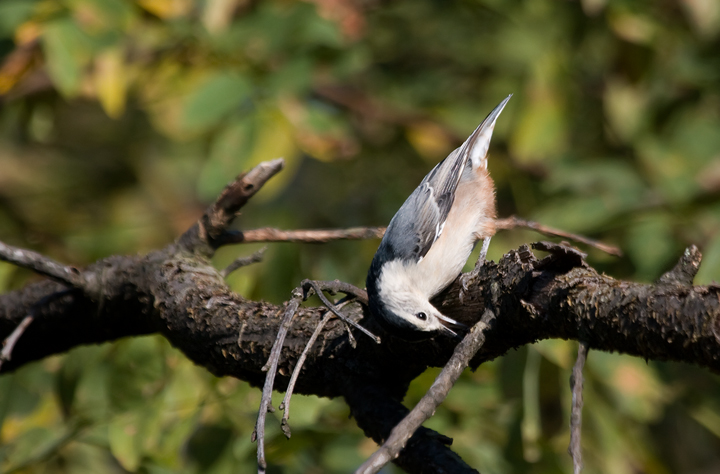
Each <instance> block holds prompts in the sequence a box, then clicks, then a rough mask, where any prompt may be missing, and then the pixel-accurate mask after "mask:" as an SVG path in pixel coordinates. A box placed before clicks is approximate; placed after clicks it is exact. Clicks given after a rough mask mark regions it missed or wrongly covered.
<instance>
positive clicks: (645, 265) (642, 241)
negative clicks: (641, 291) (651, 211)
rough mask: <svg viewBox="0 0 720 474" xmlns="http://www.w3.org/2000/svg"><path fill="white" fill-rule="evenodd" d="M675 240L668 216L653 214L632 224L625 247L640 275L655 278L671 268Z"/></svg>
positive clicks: (645, 277)
mask: <svg viewBox="0 0 720 474" xmlns="http://www.w3.org/2000/svg"><path fill="white" fill-rule="evenodd" d="M673 242H674V239H673V236H672V232H671V227H670V223H669V222H668V220H667V218H666V216H663V215H661V214H656V215H651V216H647V217H644V218H642V219H641V220H640V221H638V222H635V223H634V224H632V226H631V227H630V229H629V232H628V236H627V243H626V245H625V248H627V250H628V256H629V257H630V260H632V262H633V263H634V264H635V266H636V267H637V274H638V277H640V278H643V279H645V280H653V279H655V278H657V277H659V276H660V274H661V273H662V271H664V270H669V269H670V268H669V267H670V266H671V264H672V260H673V258H674V251H675V246H674V244H673Z"/></svg>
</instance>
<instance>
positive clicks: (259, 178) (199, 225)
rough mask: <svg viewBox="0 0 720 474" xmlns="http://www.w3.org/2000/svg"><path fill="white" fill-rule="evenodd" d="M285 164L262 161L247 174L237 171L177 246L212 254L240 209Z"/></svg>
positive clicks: (280, 160) (282, 162) (274, 161)
mask: <svg viewBox="0 0 720 474" xmlns="http://www.w3.org/2000/svg"><path fill="white" fill-rule="evenodd" d="M284 166H285V160H283V159H282V158H278V159H276V160H272V161H264V162H262V163H260V164H259V165H257V166H256V167H254V168H253V169H251V170H250V171H248V172H247V173H242V174H240V175H239V176H238V177H237V178H235V180H234V181H233V182H232V183H230V184H228V185H227V186H226V187H225V189H224V190H223V192H222V194H220V197H219V198H218V199H217V200H216V201H215V203H213V204H212V205H211V206H210V207H208V208H207V209H206V210H205V213H204V214H203V215H202V217H201V218H200V219H199V220H198V221H197V222H196V223H195V224H194V225H193V226H192V227H191V228H190V229H188V230H187V231H185V233H184V234H183V235H181V236H180V238H179V239H178V244H179V245H180V247H181V248H184V249H185V250H187V251H190V252H200V253H204V254H206V255H212V254H213V253H214V251H215V249H217V248H218V247H220V246H221V245H223V244H224V242H223V239H222V237H223V235H224V234H225V233H226V232H227V228H228V226H229V225H230V224H231V223H232V221H233V220H234V219H235V218H236V217H237V216H238V213H239V212H240V209H241V208H242V207H243V206H244V205H245V204H246V203H247V202H248V200H250V198H251V197H253V196H254V195H255V193H257V192H258V191H259V190H260V188H262V187H263V185H264V184H265V183H267V181H268V180H269V179H270V178H272V177H273V176H275V175H276V174H277V173H279V172H280V171H281V170H282V169H283V167H284Z"/></svg>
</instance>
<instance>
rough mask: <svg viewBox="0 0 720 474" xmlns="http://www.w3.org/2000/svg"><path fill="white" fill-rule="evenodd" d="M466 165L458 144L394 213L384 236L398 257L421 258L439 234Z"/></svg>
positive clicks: (412, 259)
mask: <svg viewBox="0 0 720 474" xmlns="http://www.w3.org/2000/svg"><path fill="white" fill-rule="evenodd" d="M466 165H467V154H466V153H462V151H461V148H458V149H457V150H455V151H454V152H452V153H451V154H450V156H448V157H447V158H445V159H444V160H443V161H441V162H440V163H438V165H437V166H435V168H433V169H432V171H430V173H428V175H427V176H425V179H423V180H422V182H421V183H420V186H418V187H417V188H416V189H415V191H413V193H412V194H411V195H410V197H408V198H407V200H406V201H405V203H404V204H403V205H402V206H401V207H400V210H399V211H398V212H397V214H395V217H393V219H392V221H390V225H389V226H388V230H387V232H386V233H385V237H384V238H383V243H385V244H386V245H389V246H390V248H391V250H392V253H393V254H394V256H395V257H398V258H401V259H403V260H410V261H413V262H418V261H419V260H421V259H422V258H423V257H424V256H425V255H426V254H427V253H428V251H429V250H430V248H431V247H432V245H433V244H434V243H435V241H436V240H437V239H438V237H440V234H441V233H442V230H443V227H444V225H445V221H446V220H447V216H448V214H449V213H450V208H451V207H452V205H453V201H454V200H455V190H456V189H457V186H458V183H459V182H460V176H461V175H462V172H463V169H464V168H465V166H466Z"/></svg>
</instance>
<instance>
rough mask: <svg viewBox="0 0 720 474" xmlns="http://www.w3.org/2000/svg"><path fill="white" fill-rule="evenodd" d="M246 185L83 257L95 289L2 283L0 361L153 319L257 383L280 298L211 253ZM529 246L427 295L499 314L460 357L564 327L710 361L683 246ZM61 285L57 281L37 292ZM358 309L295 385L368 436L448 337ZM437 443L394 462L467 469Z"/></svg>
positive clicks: (697, 291)
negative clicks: (345, 408)
mask: <svg viewBox="0 0 720 474" xmlns="http://www.w3.org/2000/svg"><path fill="white" fill-rule="evenodd" d="M251 173H252V172H251ZM272 174H274V173H271V174H270V175H269V176H265V175H263V176H262V179H265V180H266V179H269V177H270V176H272ZM247 176H250V174H248V175H247ZM247 176H246V177H247ZM242 178H243V177H241V179H242ZM262 179H261V181H262ZM262 182H264V181H262ZM262 182H261V183H260V186H261V185H262ZM256 184H257V183H256ZM229 189H230V188H229ZM257 189H259V186H257V185H256V187H255V188H254V189H253V190H249V189H248V188H247V187H246V186H238V187H237V188H236V189H234V190H232V189H231V190H230V191H227V190H226V193H224V194H223V196H222V197H221V198H220V200H219V201H218V202H219V203H221V204H222V205H221V206H219V207H220V210H221V215H222V216H221V217H222V219H220V220H213V219H212V217H213V215H210V216H208V213H210V214H212V212H213V208H211V209H209V210H208V213H206V215H205V216H204V217H203V219H201V221H200V222H199V223H198V224H197V225H196V226H194V227H193V228H192V229H190V230H189V231H188V232H187V233H186V234H185V235H183V236H182V237H180V238H179V239H178V242H176V243H174V244H172V245H169V246H168V247H167V248H165V249H162V250H159V251H155V252H152V253H150V254H148V255H146V256H126V257H121V256H114V257H109V258H106V259H103V260H100V261H98V262H96V263H95V264H93V265H91V266H89V267H88V268H86V269H84V270H81V272H82V274H83V277H84V278H85V281H92V282H93V289H98V290H97V291H93V292H91V293H88V292H84V291H82V288H80V289H76V290H74V291H70V292H68V291H66V290H67V286H65V285H63V284H61V283H56V282H53V281H49V280H48V281H40V282H38V283H33V284H30V285H28V286H26V287H25V288H23V289H21V290H17V291H13V292H10V293H8V294H5V295H1V296H0V340H3V339H4V338H6V337H7V336H8V335H9V334H10V333H11V332H12V331H13V330H14V329H15V327H16V326H17V325H18V324H20V322H21V321H22V320H23V319H24V318H25V317H26V316H27V315H28V314H30V313H32V314H33V315H34V321H33V322H32V324H31V325H30V326H29V327H28V328H27V330H26V331H25V333H24V334H23V335H22V337H21V338H20V339H19V340H18V342H17V345H16V346H15V348H14V350H13V353H12V359H11V360H9V361H7V362H5V364H4V365H3V366H2V369H1V372H8V371H13V370H16V369H17V368H19V367H21V366H23V365H25V364H27V363H29V362H31V361H34V360H38V359H42V358H44V357H47V356H48V355H51V354H57V353H62V352H65V351H67V350H70V349H72V348H73V347H76V346H78V345H82V344H99V343H103V342H107V341H112V340H116V339H118V338H121V337H127V336H137V335H143V334H150V333H160V334H162V335H163V336H164V337H166V338H167V339H168V340H169V341H170V342H171V343H172V344H173V345H174V346H176V347H177V348H179V349H180V350H182V351H183V352H184V353H185V354H186V355H187V357H189V358H190V359H192V360H193V361H194V362H195V363H197V364H199V365H201V366H203V367H205V368H207V369H208V370H209V371H211V372H212V373H213V374H216V375H219V376H220V375H226V376H233V377H237V378H239V379H242V380H246V381H248V382H249V383H251V384H253V385H256V386H261V385H262V384H263V381H264V379H265V372H263V371H262V370H261V368H262V367H263V365H264V364H265V362H266V361H267V358H268V355H269V352H270V348H271V346H272V344H273V341H274V340H275V335H276V333H277V331H278V324H279V322H280V317H281V315H282V312H283V305H275V304H272V303H268V302H262V301H249V300H246V299H244V298H243V297H242V296H241V295H238V294H235V293H233V292H232V291H231V290H230V289H229V288H228V286H227V285H226V284H225V282H224V280H223V278H222V276H221V274H220V272H219V271H218V270H216V269H215V268H213V267H212V266H211V264H210V262H209V257H210V256H211V255H212V253H213V251H214V249H215V248H216V247H217V246H219V245H222V242H223V239H224V238H225V237H226V236H225V235H224V234H223V227H224V226H225V225H227V223H229V222H230V220H232V216H234V215H235V213H237V210H238V209H239V206H236V204H237V200H236V199H235V198H238V196H235V197H233V196H230V197H229V198H228V196H227V194H228V193H230V194H232V193H233V192H236V193H238V194H243V193H245V194H243V195H242V196H240V198H239V199H241V200H242V199H244V200H245V201H246V200H247V199H249V196H251V195H252V194H253V193H254V192H255V191H256V190H257ZM250 191H251V192H250ZM248 192H250V194H249V196H248V195H247V193H248ZM216 207H218V205H217V204H216ZM215 217H217V216H215ZM537 248H538V249H540V250H543V251H545V252H548V255H547V256H546V257H544V258H542V259H538V258H536V256H535V255H534V254H533V252H532V251H531V250H530V249H529V248H528V247H527V246H523V247H521V248H520V249H518V250H513V251H511V252H509V253H508V254H506V255H505V256H504V257H503V258H502V259H501V260H500V261H499V262H498V263H493V262H488V263H487V264H485V265H484V266H483V267H482V269H481V271H480V273H479V274H478V276H477V278H475V280H474V281H473V282H471V284H470V288H469V290H468V291H467V292H466V293H465V297H464V303H463V304H461V303H460V302H459V300H458V294H459V289H460V283H459V282H455V283H454V284H453V285H451V286H450V287H449V288H448V289H446V290H445V291H444V292H443V293H442V294H441V295H440V296H439V297H438V298H437V299H436V301H435V303H436V305H437V306H438V307H439V308H441V310H442V311H443V312H444V313H446V314H447V315H448V316H450V317H452V318H455V319H457V320H459V321H461V322H463V323H465V324H466V325H468V326H472V325H473V324H474V323H475V322H476V321H477V320H478V319H479V318H480V317H481V315H482V314H483V311H484V308H485V304H486V303H487V302H491V303H492V307H493V309H494V311H495V313H496V315H497V317H496V318H495V320H494V321H493V322H492V324H491V325H490V327H489V328H488V329H487V330H486V331H485V336H486V341H485V344H484V346H483V347H482V349H481V350H480V352H478V354H477V355H476V356H475V358H474V359H473V360H472V362H471V366H474V367H477V366H478V365H479V364H481V363H483V362H485V361H488V360H491V359H494V358H496V357H499V356H501V355H503V354H504V353H506V352H507V351H508V350H510V349H512V348H515V347H519V346H522V345H524V344H528V343H532V342H535V341H537V340H540V339H547V338H562V339H575V340H582V341H584V342H585V343H587V345H588V347H589V348H592V349H595V350H603V351H612V352H623V353H626V354H631V355H635V356H639V357H643V358H646V359H654V360H675V361H682V362H687V363H691V364H696V365H699V366H703V367H707V368H710V369H712V370H718V369H720V361H719V359H720V351H719V350H718V349H720V342H719V339H718V334H719V333H720V326H719V324H720V323H718V315H719V314H720V299H719V298H718V297H719V295H720V288H719V287H717V286H691V284H692V277H693V276H694V275H695V273H696V272H697V268H698V266H699V263H700V253H699V252H698V251H697V249H695V248H694V247H691V248H689V249H688V250H687V251H686V253H685V255H684V256H683V257H682V259H681V261H680V262H679V263H678V266H677V267H676V268H675V269H673V270H672V271H671V272H668V273H667V274H666V275H664V276H663V278H661V279H660V280H659V281H658V283H656V284H650V285H648V284H638V283H631V282H626V281H619V280H615V279H613V278H611V277H609V276H606V275H601V274H598V273H597V272H596V271H595V270H594V269H593V268H591V267H589V266H588V265H587V264H586V263H585V262H584V260H583V255H582V254H580V253H579V252H576V251H574V250H572V249H571V248H569V247H566V246H562V245H554V244H547V243H541V244H538V245H537ZM288 291H290V289H288ZM59 292H64V293H61V294H59V295H58V296H57V297H50V298H48V296H49V295H53V294H56V293H59ZM88 294H90V296H88ZM38 302H41V304H38ZM350 308H352V306H348V307H346V308H345V311H346V313H349V314H352V311H355V315H356V316H359V314H358V313H359V312H361V311H363V310H362V308H360V307H359V306H357V305H355V307H354V309H350ZM323 313H324V308H313V307H308V308H301V309H300V311H299V313H298V315H297V316H296V318H295V322H294V323H293V325H292V327H291V328H290V330H289V332H288V336H287V339H286V341H285V345H284V348H283V351H282V355H281V359H280V365H279V371H278V375H277V378H276V381H275V388H276V389H277V390H284V388H285V387H286V386H287V383H288V380H289V377H290V374H291V372H292V368H293V366H294V364H295V361H297V359H298V357H299V356H300V354H301V352H302V350H303V349H304V347H305V344H306V342H307V340H308V339H309V338H310V336H311V335H312V333H313V330H314V328H315V327H316V325H317V324H318V323H319V321H320V318H321V317H322V314H323ZM361 323H362V324H363V325H364V326H365V327H367V328H368V329H370V330H371V331H372V332H373V333H375V334H378V335H380V336H381V337H382V344H380V345H376V344H375V343H374V342H373V341H372V340H371V339H370V338H368V337H366V336H364V335H363V334H361V333H359V332H356V333H355V338H356V340H357V347H356V348H352V347H351V344H350V343H349V341H348V335H347V332H346V330H345V326H344V325H343V324H341V323H339V321H337V320H336V319H333V320H331V321H330V322H329V323H328V324H327V325H326V326H325V328H324V330H323V332H322V333H321V335H320V337H319V338H318V340H317V342H316V343H315V344H314V346H313V348H312V349H311V350H310V352H309V353H308V356H307V360H306V361H305V365H304V367H303V371H302V373H301V376H300V378H299V380H298V382H297V385H296V392H298V393H304V394H315V395H319V396H326V397H344V398H345V400H346V401H347V403H348V404H349V405H350V408H351V411H352V414H353V416H354V417H355V418H356V420H357V422H358V425H359V426H360V427H361V428H362V429H363V430H364V432H365V433H366V435H367V436H369V437H371V438H372V439H374V440H375V441H378V442H380V441H382V440H384V439H385V438H387V436H388V435H389V433H390V430H391V429H392V427H393V426H394V425H395V424H396V423H397V422H398V421H399V420H400V419H402V417H403V416H405V414H407V409H405V408H404V407H403V406H402V405H401V403H400V401H401V400H402V398H403V396H404V394H405V392H406V390H407V388H408V385H409V383H410V381H411V380H413V379H414V378H415V377H417V376H418V375H419V374H421V373H422V372H423V371H424V370H425V369H426V368H427V367H428V366H435V367H439V366H443V365H444V364H445V363H446V362H447V360H448V358H449V357H450V355H451V354H452V351H453V347H454V345H455V344H456V343H457V340H454V339H450V338H447V337H443V336H440V337H437V338H435V339H431V340H428V341H425V342H422V343H408V342H404V341H402V340H399V339H396V338H394V337H393V336H392V335H391V334H387V333H385V332H384V331H383V329H382V328H381V327H380V326H379V325H377V324H375V322H374V321H373V320H372V317H371V316H370V315H368V314H364V315H363V319H362V322H361ZM449 443H450V440H449V439H448V438H446V437H444V436H442V435H440V434H437V433H434V432H432V431H431V430H427V429H421V430H419V431H418V432H417V433H416V434H415V435H414V436H413V437H412V438H411V440H410V442H409V443H408V445H407V447H406V448H405V449H404V450H403V451H402V452H401V453H400V457H399V458H398V459H397V460H396V462H397V464H398V465H400V466H401V467H403V468H404V469H405V470H407V471H408V472H412V473H424V472H442V470H443V469H444V471H445V472H476V471H474V470H473V469H472V468H470V467H469V466H467V465H466V464H465V463H464V462H463V461H462V460H461V459H460V458H459V457H458V456H457V455H455V454H454V453H453V452H452V451H451V450H450V448H449V447H448V444H449Z"/></svg>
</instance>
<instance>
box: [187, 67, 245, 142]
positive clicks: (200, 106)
mask: <svg viewBox="0 0 720 474" xmlns="http://www.w3.org/2000/svg"><path fill="white" fill-rule="evenodd" d="M251 93H252V85H251V84H250V81H248V79H247V78H245V77H244V76H241V75H239V74H237V73H234V72H219V73H216V74H213V75H212V76H210V77H209V78H207V79H206V80H205V81H203V82H202V83H201V84H200V86H199V87H198V88H197V89H195V91H193V92H192V93H191V94H190V95H189V96H188V97H187V98H186V100H185V105H184V107H183V111H182V126H183V127H184V128H186V129H188V130H190V131H196V132H197V131H204V130H208V129H209V128H212V127H214V126H215V125H217V124H218V123H220V121H221V120H223V119H224V118H225V117H227V116H228V115H229V114H230V112H232V110H233V109H235V108H237V107H239V106H240V104H241V103H242V102H243V101H244V100H246V99H248V98H249V97H250V94H251Z"/></svg>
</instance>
